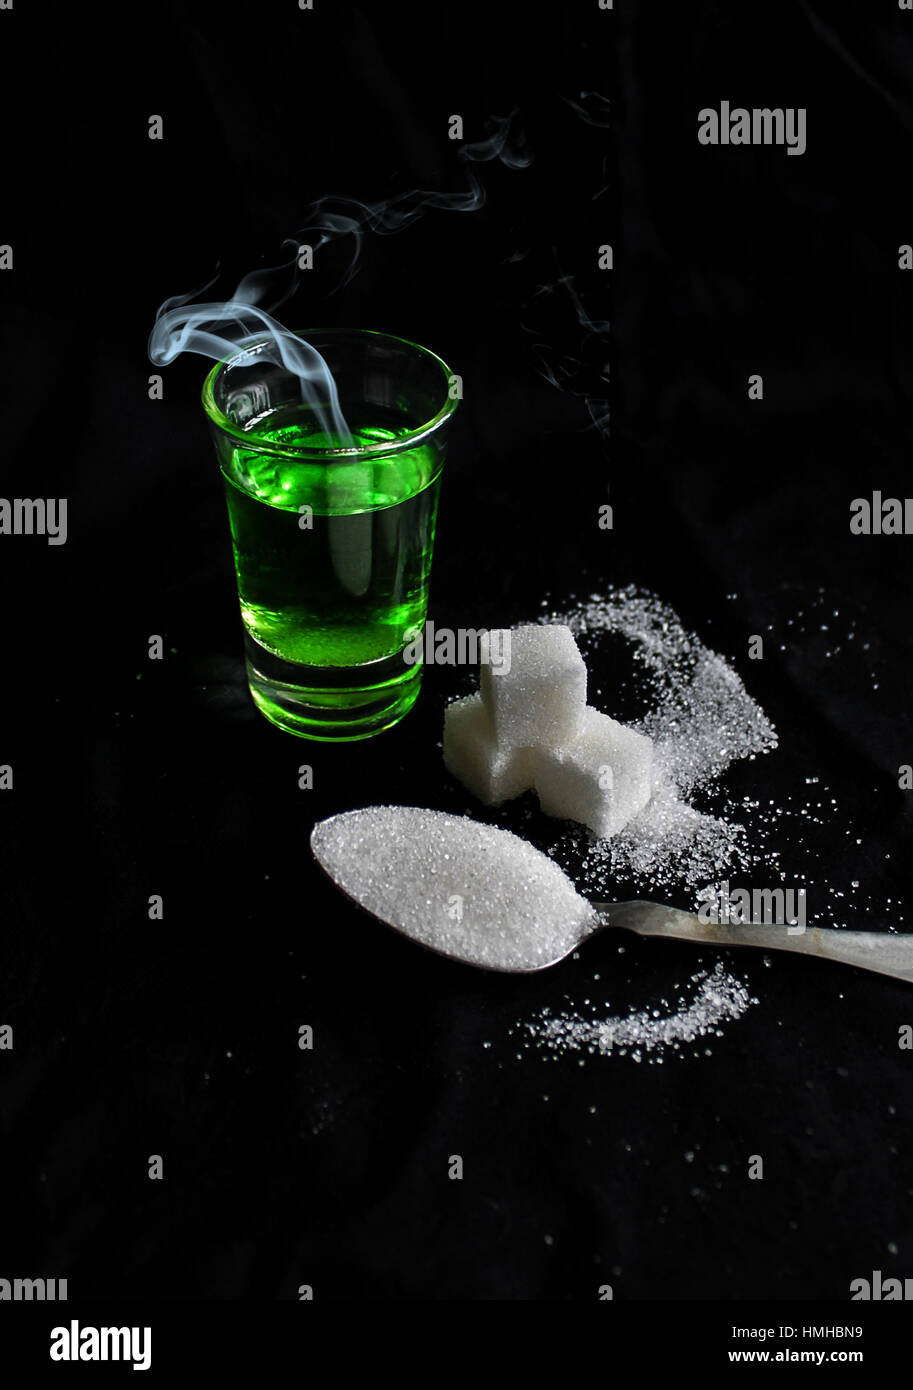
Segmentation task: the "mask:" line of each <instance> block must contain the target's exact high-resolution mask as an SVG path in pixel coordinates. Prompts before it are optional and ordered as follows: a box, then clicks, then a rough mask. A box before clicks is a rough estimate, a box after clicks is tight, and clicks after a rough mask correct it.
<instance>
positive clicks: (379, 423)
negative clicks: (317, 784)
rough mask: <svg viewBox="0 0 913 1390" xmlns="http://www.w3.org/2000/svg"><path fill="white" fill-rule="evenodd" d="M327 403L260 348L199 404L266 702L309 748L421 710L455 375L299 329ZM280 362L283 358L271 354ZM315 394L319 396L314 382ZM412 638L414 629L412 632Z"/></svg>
mask: <svg viewBox="0 0 913 1390" xmlns="http://www.w3.org/2000/svg"><path fill="white" fill-rule="evenodd" d="M294 336H295V337H297V338H299V339H301V340H303V341H304V342H305V343H307V344H310V346H311V347H312V348H314V349H316V351H317V352H318V353H319V354H320V356H321V357H322V358H323V360H324V362H325V363H326V365H327V367H328V368H329V371H330V373H331V375H332V379H333V381H334V382H335V386H336V390H337V394H338V402H339V405H340V407H341V410H342V413H343V415H344V417H345V424H346V425H347V426H348V431H349V433H348V435H343V434H341V433H339V432H338V431H337V430H336V429H335V428H334V427H332V426H330V427H328V425H327V420H328V418H329V411H330V405H331V402H330V399H329V394H328V393H326V392H324V394H323V399H315V398H314V397H313V394H312V398H311V399H310V400H308V401H305V400H304V399H302V389H301V381H300V379H299V377H298V376H297V375H295V373H294V372H292V371H290V370H289V369H288V368H287V367H286V366H283V365H281V364H277V363H276V362H274V361H269V360H267V356H266V354H268V353H269V352H270V347H271V345H270V344H269V343H268V342H267V341H266V340H264V342H263V343H255V344H253V345H251V346H248V347H246V348H244V350H243V351H240V352H239V353H238V355H237V356H235V357H232V358H230V359H229V360H228V361H226V362H220V363H219V364H218V365H217V366H216V367H214V368H213V370H212V371H211V372H210V373H209V375H208V377H207V378H206V381H205V383H204V386H203V406H204V409H205V411H206V414H207V417H208V420H209V427H210V431H211V434H212V437H213V440H214V443H215V448H216V454H217V456H218V460H219V466H220V468H221V471H222V476H223V479H224V483H225V493H226V497H227V501H228V516H229V522H230V525H231V535H232V542H233V546H234V558H235V571H236V574H237V580H238V596H239V599H240V604H241V616H242V621H243V624H244V641H245V653H246V659H247V675H248V681H249V684H250V691H251V695H252V697H253V700H254V703H255V704H256V706H257V708H258V709H259V710H260V711H261V713H262V714H264V715H265V716H266V718H267V719H269V720H271V721H272V723H273V724H276V725H278V726H279V728H280V729H285V730H287V731H288V732H289V733H292V734H298V735H300V736H301V737H303V738H312V739H320V740H324V741H333V742H335V741H340V740H351V739H361V738H370V737H371V736H372V735H373V734H377V733H380V731H381V730H382V729H387V728H389V727H390V726H391V725H393V724H396V723H397V722H398V721H399V720H400V719H402V717H403V715H404V714H406V713H407V712H408V710H409V709H410V708H411V707H412V705H413V704H414V702H415V699H416V696H417V695H418V692H419V686H420V683H421V662H410V661H408V660H407V659H406V652H407V648H408V646H409V639H408V637H407V635H406V634H407V633H409V632H410V629H411V630H412V632H413V633H414V629H416V628H421V627H423V625H424V622H425V615H426V611H427V606H428V585H429V579H430V574H431V556H432V550H433V545H434V530H435V522H436V519H437V507H438V494H439V490H440V480H441V469H442V467H443V464H444V457H445V451H446V445H447V435H448V427H449V423H450V419H451V416H452V415H453V412H454V410H455V409H456V406H457V398H456V396H457V393H456V392H455V391H453V390H452V387H451V383H452V381H453V376H452V373H451V372H450V369H449V368H448V367H447V366H446V365H445V364H444V362H442V361H441V359H440V358H439V357H437V356H436V355H435V354H434V353H433V352H429V351H428V349H427V348H423V347H420V346H418V344H416V343H410V342H407V341H406V340H405V339H402V338H396V337H392V336H391V335H389V334H386V333H374V332H369V331H367V330H344V329H338V330H337V329H320V330H317V329H315V330H303V331H301V332H298V333H296V334H295V335H294ZM272 355H273V356H275V353H273V354H272ZM318 389H319V388H318ZM410 635H411V634H410Z"/></svg>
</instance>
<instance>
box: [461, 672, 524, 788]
mask: <svg viewBox="0 0 913 1390" xmlns="http://www.w3.org/2000/svg"><path fill="white" fill-rule="evenodd" d="M444 765H445V766H446V767H447V769H448V771H450V772H452V773H453V775H454V777H456V778H457V780H458V781H460V782H462V783H463V786H464V787H467V788H468V790H469V791H471V792H472V794H473V796H477V797H478V798H479V800H480V801H484V802H485V804H486V806H500V804H501V802H502V801H510V800H511V799H512V798H513V797H515V796H520V795H521V793H522V792H525V791H529V789H530V787H532V785H533V750H532V748H511V747H508V748H502V747H500V745H499V744H498V743H497V741H496V739H495V734H494V729H493V727H492V723H491V719H490V717H489V714H488V711H487V710H486V708H485V706H484V705H483V704H482V697H481V695H479V694H476V695H467V696H466V697H465V699H463V700H454V702H453V704H452V705H448V706H447V708H446V710H445V711H444Z"/></svg>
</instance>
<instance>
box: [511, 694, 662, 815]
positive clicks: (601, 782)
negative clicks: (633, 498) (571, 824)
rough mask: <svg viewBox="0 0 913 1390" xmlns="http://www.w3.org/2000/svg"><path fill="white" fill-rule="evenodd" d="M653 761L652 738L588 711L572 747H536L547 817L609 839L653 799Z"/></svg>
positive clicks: (538, 778)
mask: <svg viewBox="0 0 913 1390" xmlns="http://www.w3.org/2000/svg"><path fill="white" fill-rule="evenodd" d="M651 763H652V745H651V743H650V740H649V739H648V738H646V737H645V736H644V735H643V734H639V733H636V732H635V730H633V729H626V728H625V727H624V725H623V724H619V723H617V722H616V720H614V719H611V718H610V717H609V716H608V715H607V714H602V713H600V711H599V710H596V709H591V708H589V707H587V709H586V710H585V711H584V717H583V727H582V729H581V732H580V736H579V737H578V738H577V739H576V740H575V741H574V742H573V743H569V744H566V745H563V746H554V747H540V748H537V749H536V762H535V784H536V792H537V793H538V796H539V804H540V805H541V807H542V810H543V811H544V812H545V814H546V815H547V816H556V817H558V818H559V819H561V820H575V821H579V822H580V823H581V824H583V825H586V826H589V828H590V829H591V830H593V831H594V832H595V833H596V834H597V835H599V836H601V837H603V838H605V839H608V838H609V837H611V836H612V835H615V834H617V832H618V831H619V830H622V829H623V828H624V827H625V826H626V825H627V824H628V822H629V821H630V820H632V819H633V817H634V816H636V815H637V814H638V813H639V812H641V811H642V810H643V809H644V807H645V806H646V804H647V802H648V801H649V800H650V790H651V783H650V771H651Z"/></svg>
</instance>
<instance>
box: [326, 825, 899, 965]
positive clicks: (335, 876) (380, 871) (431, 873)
mask: <svg viewBox="0 0 913 1390" xmlns="http://www.w3.org/2000/svg"><path fill="white" fill-rule="evenodd" d="M311 849H312V851H313V853H314V855H315V857H316V859H317V861H318V863H319V864H320V865H321V867H322V868H323V869H324V870H325V872H326V873H327V874H328V875H329V877H330V878H331V879H332V880H333V882H334V883H335V884H336V886H337V887H338V888H340V889H342V891H343V892H344V893H346V894H347V895H348V896H349V897H350V898H352V900H353V901H354V902H356V903H357V904H358V905H359V906H360V907H362V908H364V909H365V911H367V912H370V913H371V914H373V916H375V917H377V918H379V919H380V920H381V921H382V922H385V923H386V924H387V925H388V926H390V927H393V928H394V929H395V930H396V931H399V932H401V933H402V934H403V935H404V936H408V937H411V939H412V940H413V941H418V942H420V943H421V944H422V945H423V946H427V947H429V948H430V949H431V950H433V951H437V952H438V953H439V954H440V955H443V956H448V957H449V958H451V959H453V960H459V961H463V962H465V963H466V964H467V965H477V966H481V967H483V968H485V969H488V970H499V971H506V972H508V973H516V974H525V973H529V972H531V971H535V970H544V969H546V968H547V967H548V966H551V965H556V964H557V963H558V962H559V961H560V960H563V959H564V958H565V956H568V955H569V954H570V953H571V952H572V951H574V950H575V949H576V948H577V947H578V946H580V945H581V944H582V943H583V942H584V941H586V940H587V939H588V938H589V937H590V936H592V935H593V934H594V932H596V931H597V930H599V929H600V928H601V927H622V928H624V929H625V930H627V931H634V932H637V933H639V934H640V935H643V936H671V937H677V938H679V939H681V940H684V941H694V942H696V943H698V944H700V945H703V946H760V947H763V948H764V949H766V950H780V951H795V952H799V953H801V954H804V955H815V956H821V957H822V958H824V959H825V960H835V961H841V962H843V963H844V964H846V965H855V966H859V967H861V968H863V969H866V970H872V971H875V972H876V973H877V974H882V975H892V976H894V977H895V978H897V979H901V980H906V981H910V982H913V936H895V935H892V934H890V933H888V932H852V931H843V930H834V929H827V928H821V927H812V928H809V929H808V930H806V931H803V932H802V933H801V934H797V935H790V934H789V932H788V930H787V928H786V927H785V926H776V925H770V924H762V923H758V924H756V923H747V924H740V925H736V924H733V923H723V924H719V925H718V924H716V923H706V922H702V921H701V920H700V918H699V917H698V916H697V915H696V914H695V913H691V912H681V911H679V910H678V909H676V908H671V907H663V906H661V905H660V904H657V903H646V902H628V903H599V904H597V903H589V902H588V901H587V900H586V898H583V897H581V895H580V894H579V893H578V892H577V890H576V889H575V887H574V885H573V883H572V882H571V880H570V879H569V878H568V877H567V875H566V874H565V873H564V871H563V870H562V869H560V868H559V867H558V865H557V864H555V863H554V862H553V861H552V860H551V859H549V857H548V855H546V854H542V853H541V852H540V851H539V850H537V849H536V848H535V846H534V845H531V844H529V843H528V841H526V840H522V839H520V837H519V836H518V835H513V834H512V833H511V832H510V831H509V830H502V829H499V828H498V827H497V826H492V825H485V824H483V823H482V822H480V821H474V820H470V819H469V818H468V817H467V816H451V815H447V814H445V813H444V812H442V811H426V810H422V809H420V808H418V807H414V806H369V807H366V808H365V809H363V810H358V811H347V812H343V813H342V814H340V815H337V816H330V817H329V818H328V819H327V820H323V821H319V822H318V823H317V825H315V826H314V829H313V831H312V832H311Z"/></svg>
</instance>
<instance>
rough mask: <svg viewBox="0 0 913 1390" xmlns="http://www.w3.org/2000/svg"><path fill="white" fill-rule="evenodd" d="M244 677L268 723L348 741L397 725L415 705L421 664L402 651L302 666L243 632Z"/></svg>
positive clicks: (304, 734) (325, 738)
mask: <svg viewBox="0 0 913 1390" xmlns="http://www.w3.org/2000/svg"><path fill="white" fill-rule="evenodd" d="M244 642H245V648H246V655H247V679H248V683H249V685H250V693H251V695H252V697H253V701H254V704H255V705H256V706H257V709H258V710H259V711H260V713H261V714H262V715H264V716H265V718H267V719H268V720H269V721H270V723H271V724H275V725H276V726H277V727H278V728H280V729H284V730H285V732H286V733H289V734H296V735H297V736H298V737H299V738H310V739H317V740H318V741H319V742H321V743H346V742H352V741H354V740H355V739H361V738H373V737H374V735H375V734H379V733H382V732H383V730H384V729H389V728H391V727H392V726H393V725H394V724H398V723H399V721H400V720H401V719H402V718H403V716H404V715H405V714H408V713H409V710H410V709H411V708H412V706H413V705H414V704H415V701H416V698H417V696H418V692H419V688H420V686H421V679H422V667H421V663H420V662H416V663H415V664H414V665H411V666H410V665H407V664H406V663H405V662H404V661H403V657H402V653H401V652H400V653H398V654H397V655H396V656H388V657H383V658H382V659H381V660H380V661H370V662H368V663H366V664H365V665H363V666H345V667H343V666H331V667H320V666H303V665H299V664H298V663H296V662H293V661H283V660H282V658H281V657H278V656H275V655H274V654H273V653H272V652H269V651H267V650H266V648H265V647H262V646H261V645H260V643H259V642H257V641H255V639H254V638H253V637H251V635H250V633H245V635H244Z"/></svg>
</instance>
